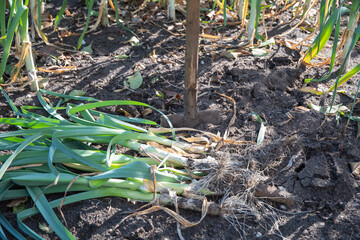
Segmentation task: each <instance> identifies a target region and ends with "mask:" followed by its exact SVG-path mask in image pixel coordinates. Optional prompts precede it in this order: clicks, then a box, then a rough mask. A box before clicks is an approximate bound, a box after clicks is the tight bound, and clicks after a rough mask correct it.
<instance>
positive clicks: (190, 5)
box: [184, 0, 200, 127]
mask: <svg viewBox="0 0 360 240" xmlns="http://www.w3.org/2000/svg"><path fill="white" fill-rule="evenodd" d="M199 18H200V0H188V1H187V4H186V49H185V91H184V99H185V119H184V120H185V125H186V126H188V127H195V126H196V125H197V124H198V122H199V118H198V106H197V103H198V100H197V92H198V87H197V79H198V65H199V53H198V50H199Z"/></svg>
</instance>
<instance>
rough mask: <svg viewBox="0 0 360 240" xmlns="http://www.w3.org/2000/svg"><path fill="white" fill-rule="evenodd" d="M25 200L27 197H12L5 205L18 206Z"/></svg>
mask: <svg viewBox="0 0 360 240" xmlns="http://www.w3.org/2000/svg"><path fill="white" fill-rule="evenodd" d="M26 201H27V197H24V198H18V199H14V200H12V201H11V202H9V203H8V204H6V206H7V207H18V206H19V205H20V204H22V203H25V202H26Z"/></svg>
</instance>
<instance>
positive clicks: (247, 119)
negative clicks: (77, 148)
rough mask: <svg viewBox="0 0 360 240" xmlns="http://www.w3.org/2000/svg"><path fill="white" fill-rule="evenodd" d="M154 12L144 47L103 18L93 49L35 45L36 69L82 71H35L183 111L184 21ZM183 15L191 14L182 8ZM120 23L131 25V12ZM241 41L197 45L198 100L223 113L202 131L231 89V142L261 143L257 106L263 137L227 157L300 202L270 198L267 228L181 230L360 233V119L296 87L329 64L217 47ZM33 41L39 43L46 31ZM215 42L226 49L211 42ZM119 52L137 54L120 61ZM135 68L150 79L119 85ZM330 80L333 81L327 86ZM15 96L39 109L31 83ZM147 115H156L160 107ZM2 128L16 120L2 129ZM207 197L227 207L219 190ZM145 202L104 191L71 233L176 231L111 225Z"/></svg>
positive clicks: (206, 233) (154, 217)
mask: <svg viewBox="0 0 360 240" xmlns="http://www.w3.org/2000/svg"><path fill="white" fill-rule="evenodd" d="M69 2H70V3H69V4H70V5H69V11H70V13H72V14H74V16H73V17H67V16H65V17H64V19H63V21H62V23H61V24H60V27H65V26H68V27H69V29H68V30H69V31H70V32H72V33H75V31H76V30H77V28H76V24H77V23H78V22H77V19H80V20H81V19H83V15H84V13H85V10H84V6H83V5H82V4H81V3H78V2H77V1H69ZM60 4H61V1H51V3H48V4H47V8H48V9H47V11H48V12H50V13H51V14H52V15H53V17H54V16H55V14H56V10H58V9H59V6H60ZM147 10H149V11H144V15H141V16H140V19H139V21H135V20H133V23H132V24H131V25H130V28H131V29H132V30H133V31H134V32H136V34H137V35H138V38H139V40H140V43H141V45H139V46H131V45H130V44H129V43H126V41H128V40H129V39H130V38H131V37H132V34H131V33H129V32H128V31H126V30H124V29H123V28H122V27H121V26H119V25H117V24H116V23H113V22H111V25H110V26H109V27H108V28H104V27H101V26H100V27H99V28H98V29H97V30H96V31H94V32H92V33H89V34H87V35H86V36H85V38H84V41H85V42H86V43H85V44H84V45H85V46H87V45H88V44H90V43H91V46H92V48H93V51H94V52H93V54H92V55H91V56H90V55H86V54H83V53H74V52H70V51H65V52H64V51H60V52H59V51H57V50H56V49H55V48H53V47H49V46H46V45H44V44H35V46H34V49H35V50H36V51H37V53H38V55H37V63H38V67H40V66H51V65H60V66H65V65H69V66H72V65H75V66H76V67H77V70H73V71H70V72H66V73H63V74H50V73H39V75H40V76H41V77H44V78H48V79H49V80H48V85H47V86H46V87H45V89H47V90H51V91H55V92H61V93H62V92H64V90H66V91H67V92H70V91H71V90H74V89H77V90H83V91H85V92H86V95H87V96H91V97H95V98H98V99H101V100H110V99H119V100H137V101H142V102H145V103H148V104H150V105H152V106H154V107H156V108H158V109H160V110H161V111H163V112H165V113H166V114H171V113H181V112H183V107H182V106H183V99H182V94H183V92H182V91H183V90H182V89H183V81H184V53H185V48H184V46H185V35H184V34H185V27H184V24H182V22H181V21H179V23H180V24H176V25H174V23H172V22H170V21H169V20H168V19H167V16H166V14H164V12H160V11H156V12H155V13H154V15H153V16H149V14H150V13H151V11H150V9H147ZM125 12H126V11H125ZM111 14H112V12H111ZM178 17H179V19H184V17H183V16H181V15H178ZM124 19H125V21H131V20H129V17H128V16H127V15H125V17H124ZM80 22H82V21H80ZM291 24H293V23H291ZM210 26H212V25H210ZM218 26H219V25H216V26H214V27H209V25H205V24H204V25H202V29H203V30H206V31H210V32H211V33H212V34H214V35H215V34H216V31H215V28H216V27H218ZM169 29H170V30H169ZM274 29H277V30H278V31H280V30H282V29H285V30H286V29H289V27H288V26H287V27H286V26H278V27H274ZM169 31H171V33H173V34H171V33H169ZM240 33H241V27H240V26H239V25H235V26H227V27H226V28H223V29H221V30H220V34H221V35H222V36H237V35H239V34H240ZM47 34H48V36H49V39H50V41H52V42H56V41H60V38H59V37H58V32H48V33H47ZM244 34H245V35H246V33H244ZM271 34H275V32H270V33H269V35H270V36H271ZM74 35H75V34H72V36H70V37H62V41H63V43H66V44H71V45H73V46H74V45H76V42H77V39H78V36H74ZM304 36H305V34H304V33H303V32H301V30H295V31H294V32H292V33H291V34H290V36H287V39H289V40H294V41H295V40H297V39H299V38H300V39H301V38H303V37H304ZM241 41H243V40H241V37H239V38H236V39H234V40H232V41H225V40H217V41H214V40H209V39H201V41H200V44H201V47H200V52H199V54H200V59H199V62H200V64H199V108H200V110H209V109H210V110H211V109H216V110H220V111H221V112H222V123H221V124H220V125H218V126H216V125H211V124H201V125H199V126H198V129H201V130H205V131H209V132H213V133H218V132H219V133H220V135H221V136H222V135H223V134H224V132H225V131H226V129H227V127H228V124H229V121H230V119H231V117H232V114H233V112H234V105H233V103H232V102H231V101H230V100H229V99H227V98H224V97H222V96H221V95H219V94H224V95H226V96H229V97H231V98H233V99H234V100H235V102H236V113H237V114H236V121H235V123H234V124H233V125H232V126H231V127H230V128H229V136H228V138H230V139H234V140H238V141H254V142H256V138H257V135H258V132H259V128H260V124H259V123H258V122H257V121H254V120H253V118H252V115H251V113H253V112H255V113H257V114H259V116H260V117H261V118H262V119H263V121H264V122H265V125H266V127H267V130H266V133H265V138H264V141H263V143H262V144H261V145H259V146H256V145H241V146H231V147H226V146H225V147H223V149H221V151H223V152H228V153H229V156H230V159H231V160H230V161H232V162H237V163H239V164H240V165H249V166H250V168H251V169H252V170H253V171H257V172H259V173H261V175H262V176H265V177H266V182H267V184H269V185H271V186H275V187H277V188H282V189H284V190H286V191H288V192H290V193H292V194H293V195H295V196H296V198H295V202H296V203H295V205H294V206H291V207H288V206H285V205H281V204H279V203H275V202H273V201H270V200H268V199H263V201H264V202H265V203H267V204H269V205H270V206H272V207H274V208H276V209H279V210H276V211H275V212H276V215H277V222H276V224H272V225H271V226H270V227H271V228H272V229H269V228H266V229H264V228H263V227H262V226H261V225H260V224H259V222H258V221H256V219H251V218H250V217H249V219H238V221H239V223H245V224H246V225H247V226H248V227H247V228H245V230H244V231H243V232H242V231H241V230H240V232H239V231H237V230H239V229H241V228H239V226H243V225H241V224H237V227H238V229H237V230H236V229H235V228H234V227H233V226H232V225H231V224H230V223H229V222H228V221H226V220H225V219H224V218H222V217H214V216H207V217H206V218H205V219H204V220H203V221H202V222H201V223H200V224H199V225H197V226H195V227H192V228H183V229H182V234H183V236H184V238H185V239H241V238H247V239H256V238H258V239H282V237H283V238H287V239H302V240H310V239H360V187H359V179H360V178H359V176H356V175H354V174H352V172H351V169H350V167H349V162H358V161H360V143H359V139H357V138H356V134H357V125H356V123H354V122H350V124H349V125H348V126H347V127H346V128H345V125H346V123H347V119H345V118H340V119H336V117H335V116H325V115H323V114H322V113H319V112H317V111H315V110H310V109H309V102H308V101H311V102H312V103H313V104H316V105H329V104H330V102H331V97H332V96H331V95H328V96H325V97H318V96H315V95H312V94H309V93H303V92H301V91H299V88H301V86H302V84H303V80H304V79H305V78H308V77H319V76H321V74H323V73H324V72H326V70H327V69H326V68H305V67H301V68H297V67H296V65H297V61H298V60H299V58H300V54H299V53H298V52H297V51H294V50H290V49H289V48H287V47H285V46H283V45H280V44H276V45H272V46H271V50H270V54H268V55H267V56H264V57H254V56H252V55H245V56H238V57H237V58H236V59H229V58H227V57H224V56H220V53H219V51H220V50H221V49H222V50H224V48H225V46H232V45H236V44H239V43H240V42H241ZM37 42H40V41H39V39H37ZM215 44H218V45H219V46H220V47H217V48H215V47H214V48H213V46H215ZM49 54H52V55H54V56H55V57H58V60H54V58H51V57H49ZM124 54H125V55H127V56H130V57H129V58H126V59H119V58H117V57H116V56H119V55H124ZM352 56H353V58H352V63H351V65H352V66H355V65H356V64H357V63H359V60H360V51H359V48H358V47H356V49H355V50H354V52H353V54H352ZM50 59H52V60H51V61H50ZM137 70H139V71H140V72H141V75H142V76H143V78H144V82H143V84H142V85H141V87H140V88H138V89H136V90H128V89H123V88H124V84H123V81H124V79H125V78H126V77H128V76H130V75H133V74H134V73H135V71H137ZM354 79H356V78H354ZM325 85H328V86H330V84H328V83H325ZM351 85H356V84H355V80H352V84H351V83H347V86H346V88H348V89H350V90H351V89H353V87H354V86H353V87H351ZM314 86H318V85H314ZM8 90H11V89H10V88H9V89H8ZM159 92H162V93H164V97H163V98H161V97H159V96H158V94H157V93H159ZM9 95H10V97H11V99H12V100H14V102H15V105H17V106H22V105H36V106H39V105H40V104H39V102H38V100H37V98H36V94H35V93H33V92H30V91H29V89H28V88H25V89H20V90H18V91H9ZM0 99H1V102H0V116H2V117H8V116H10V115H11V109H10V107H9V106H8V105H7V103H6V100H5V98H4V97H3V96H0ZM335 101H336V103H340V102H343V103H344V102H347V103H349V102H351V99H348V98H347V97H344V96H341V95H339V96H337V97H336V98H335ZM123 110H125V111H127V112H128V113H129V114H131V115H132V116H135V117H144V116H143V114H144V112H143V111H142V110H143V109H141V108H136V107H123ZM107 111H110V112H112V113H118V114H123V111H122V110H120V109H119V108H115V107H113V108H109V109H107ZM145 117H146V118H148V119H151V120H154V121H157V122H159V121H160V116H159V115H158V114H156V113H150V114H149V115H147V116H145ZM1 130H2V131H7V130H13V128H9V127H8V126H1ZM237 184H238V185H237ZM229 185H231V186H230V187H231V190H236V189H237V188H238V189H241V187H242V186H241V183H240V181H239V182H237V181H233V182H231V184H229ZM211 200H213V201H216V202H219V203H220V202H221V197H217V198H214V199H211ZM141 205H143V204H142V203H134V202H130V201H127V200H124V199H118V198H103V199H93V200H88V201H84V202H80V203H76V204H71V205H68V206H64V207H63V208H62V212H63V213H64V216H65V219H66V221H67V224H68V227H69V230H70V231H71V232H72V233H73V234H74V235H75V236H76V237H77V238H78V239H178V234H177V230H176V221H175V220H174V219H173V218H171V217H170V216H168V215H167V214H165V213H163V212H156V213H153V214H150V215H145V216H138V217H134V218H130V219H128V220H126V221H125V222H124V223H123V224H122V225H120V226H119V227H118V228H116V229H114V227H115V226H116V225H117V224H118V223H119V222H120V221H121V220H122V219H123V218H124V217H125V216H126V214H123V213H125V212H128V211H134V210H136V209H137V208H139V207H140V206H141ZM4 206H5V204H4V205H2V206H1V207H0V209H1V212H2V213H3V214H4V216H5V217H7V218H8V219H9V220H10V221H12V222H13V223H14V224H16V223H15V222H16V220H15V215H14V214H13V213H12V212H11V209H9V208H5V207H4ZM29 206H30V205H29ZM180 214H181V215H182V216H183V217H185V218H186V219H188V220H190V221H197V220H198V219H199V218H200V213H195V212H190V211H186V210H180ZM39 222H41V223H45V220H44V219H42V217H40V216H35V217H32V218H30V219H29V220H27V221H26V222H25V223H26V224H28V225H29V226H30V227H31V228H33V229H35V230H36V231H37V232H38V233H39V234H41V235H42V236H43V237H44V238H46V239H56V236H55V235H53V234H46V233H44V232H42V231H41V230H39V227H38V223H39Z"/></svg>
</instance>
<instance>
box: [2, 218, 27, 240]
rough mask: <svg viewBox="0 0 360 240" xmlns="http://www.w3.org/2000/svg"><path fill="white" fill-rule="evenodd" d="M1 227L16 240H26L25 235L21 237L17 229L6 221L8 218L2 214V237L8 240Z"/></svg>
mask: <svg viewBox="0 0 360 240" xmlns="http://www.w3.org/2000/svg"><path fill="white" fill-rule="evenodd" d="M1 226H3V227H4V228H5V229H6V230H7V231H8V232H9V233H10V234H11V235H12V236H13V237H15V238H16V239H18V240H26V238H25V237H24V236H23V235H21V234H20V233H19V232H18V231H16V230H15V228H13V227H12V226H11V224H10V223H9V222H8V221H7V220H6V218H5V217H4V216H3V215H2V214H1V213H0V237H1V238H2V239H7V238H6V236H5V233H4V232H3V231H2V229H1ZM2 234H3V236H2Z"/></svg>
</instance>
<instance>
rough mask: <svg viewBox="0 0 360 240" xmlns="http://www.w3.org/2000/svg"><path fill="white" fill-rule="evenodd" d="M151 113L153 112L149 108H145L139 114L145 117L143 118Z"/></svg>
mask: <svg viewBox="0 0 360 240" xmlns="http://www.w3.org/2000/svg"><path fill="white" fill-rule="evenodd" d="M152 112H153V111H152V109H151V108H145V109H144V110H142V111H141V114H142V115H143V116H144V117H145V116H147V115H149V114H150V113H152Z"/></svg>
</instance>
